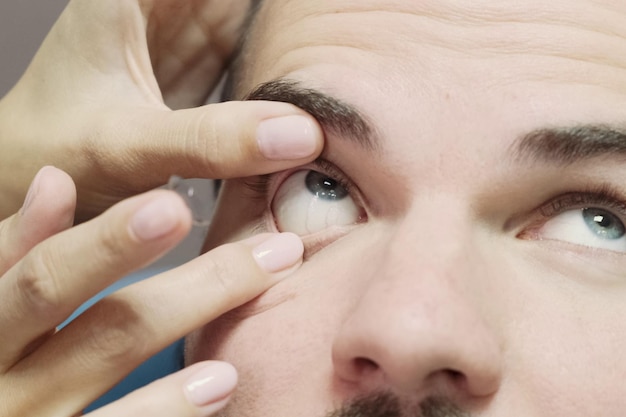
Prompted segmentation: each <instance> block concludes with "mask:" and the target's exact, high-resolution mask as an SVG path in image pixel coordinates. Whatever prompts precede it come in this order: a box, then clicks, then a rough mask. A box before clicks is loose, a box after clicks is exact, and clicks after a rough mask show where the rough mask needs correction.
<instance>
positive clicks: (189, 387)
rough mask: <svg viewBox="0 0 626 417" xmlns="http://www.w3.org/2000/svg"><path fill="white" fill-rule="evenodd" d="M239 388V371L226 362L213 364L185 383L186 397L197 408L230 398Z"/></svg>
mask: <svg viewBox="0 0 626 417" xmlns="http://www.w3.org/2000/svg"><path fill="white" fill-rule="evenodd" d="M235 386H237V371H236V370H235V368H234V367H233V366H232V365H231V364H229V363H226V362H212V363H211V364H209V365H207V366H205V367H203V368H201V369H200V370H199V371H197V372H196V373H195V374H193V375H192V376H191V378H189V379H188V380H187V382H186V383H185V395H186V396H187V398H188V399H189V401H191V403H192V404H194V405H195V406H196V407H205V406H207V405H210V404H213V403H215V402H217V401H219V400H222V399H224V398H226V397H227V396H229V395H230V394H231V393H232V392H233V390H234V389H235Z"/></svg>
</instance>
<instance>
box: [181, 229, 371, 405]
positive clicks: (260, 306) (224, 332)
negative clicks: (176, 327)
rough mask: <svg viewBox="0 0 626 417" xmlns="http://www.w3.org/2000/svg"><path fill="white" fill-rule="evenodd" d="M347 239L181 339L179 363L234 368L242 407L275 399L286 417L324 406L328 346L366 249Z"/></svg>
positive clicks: (328, 392)
mask: <svg viewBox="0 0 626 417" xmlns="http://www.w3.org/2000/svg"><path fill="white" fill-rule="evenodd" d="M351 237H352V236H351V235H347V236H345V237H344V238H342V239H340V240H339V241H336V242H334V243H333V244H331V245H329V246H327V247H326V248H325V249H323V250H322V251H320V252H318V253H317V254H316V255H315V256H313V257H312V258H311V259H310V260H308V261H307V262H306V263H305V264H304V265H303V266H302V267H301V268H300V270H298V271H297V272H296V273H294V274H293V275H292V276H291V277H289V278H287V279H286V280H285V281H283V282H281V283H280V284H278V285H276V286H275V287H273V288H272V289H270V290H268V291H267V292H266V293H265V294H263V295H261V296H260V297H258V298H257V299H255V300H253V301H252V302H250V303H248V304H246V305H244V306H242V307H240V308H238V309H236V310H233V311H231V312H229V313H227V314H225V315H223V316H222V317H220V318H219V319H217V320H215V321H214V322H212V323H209V324H208V325H206V326H205V327H204V328H203V329H201V330H199V331H197V332H195V333H194V334H192V335H191V336H189V337H188V339H187V346H186V348H187V349H186V362H187V364H190V363H193V362H197V361H200V360H206V359H216V360H225V361H228V362H230V363H232V364H233V365H235V367H236V368H237V369H238V371H239V373H240V385H239V388H238V391H237V392H238V396H239V397H240V401H241V402H245V403H246V404H248V405H246V407H250V405H249V403H250V402H254V403H255V405H254V407H255V409H261V408H263V407H268V404H266V402H267V401H263V400H262V398H280V401H278V402H279V403H280V404H281V407H284V409H287V410H288V409H289V406H290V405H289V404H290V403H291V402H293V404H291V406H293V407H297V408H293V409H303V403H309V404H308V406H309V408H310V409H315V408H317V407H327V405H328V402H329V398H330V397H331V396H332V395H333V394H332V381H333V367H332V361H331V349H332V345H333V341H334V338H335V336H336V334H337V332H338V331H339V329H340V328H341V325H342V323H343V321H344V320H345V317H346V316H347V315H348V313H349V311H350V310H351V308H352V307H353V305H354V304H355V303H356V302H357V299H358V296H359V293H361V292H362V279H359V278H358V277H359V276H361V274H359V273H357V272H356V271H355V270H354V268H355V265H359V264H363V262H362V256H363V253H366V251H367V250H368V248H366V247H364V245H365V243H364V242H363V240H360V242H359V241H358V239H351ZM350 253H353V254H354V255H353V258H352V256H350V255H348V256H347V254H350ZM363 267H364V268H367V266H366V265H365V266H363ZM347 294H350V295H349V296H347ZM303 375H306V376H307V377H306V378H303ZM244 398H245V400H244ZM257 402H258V403H257ZM272 411H276V410H267V409H264V413H260V415H272ZM326 411H327V410H326V408H324V409H320V410H319V412H318V413H317V414H315V413H312V414H311V415H324V414H325V412H326ZM283 413H284V410H283ZM279 414H280V413H277V412H276V413H275V415H279Z"/></svg>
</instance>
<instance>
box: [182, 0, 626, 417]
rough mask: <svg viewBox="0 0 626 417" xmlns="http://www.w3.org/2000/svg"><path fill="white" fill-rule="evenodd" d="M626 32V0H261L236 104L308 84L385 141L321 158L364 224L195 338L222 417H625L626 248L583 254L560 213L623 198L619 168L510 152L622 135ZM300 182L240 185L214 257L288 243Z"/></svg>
mask: <svg viewBox="0 0 626 417" xmlns="http://www.w3.org/2000/svg"><path fill="white" fill-rule="evenodd" d="M625 27H626V7H625V6H624V5H623V4H622V3H621V2H617V1H601V2H593V3H592V2H585V1H571V0H568V1H565V0H557V1H552V2H548V3H546V2H540V1H530V2H524V3H519V2H502V1H488V0H486V1H480V2H476V1H440V2H414V1H408V0H407V1H403V0H398V1H394V2H383V1H366V2H364V1H350V0H345V1H337V0H320V1H316V2H310V1H306V0H291V1H287V0H275V1H266V2H265V3H264V6H263V8H262V9H261V11H260V12H259V15H258V16H257V20H256V24H255V26H254V27H253V29H252V33H251V35H250V37H249V39H250V41H249V45H248V46H249V47H248V48H247V50H246V52H245V53H244V55H243V56H242V62H243V65H244V67H245V72H242V73H241V79H240V80H239V82H238V83H237V89H236V92H235V93H236V95H237V97H243V96H245V95H246V94H247V93H248V92H249V91H251V90H253V89H254V88H255V87H256V86H257V85H259V84H261V83H264V82H267V81H271V80H274V79H279V78H288V79H290V80H295V81H298V82H299V83H301V85H303V86H305V87H308V88H315V89H318V90H320V91H323V92H324V93H327V94H331V95H333V96H335V97H337V98H339V99H340V100H342V101H343V102H346V103H349V104H350V105H352V106H353V107H354V108H356V109H358V111H359V112H360V113H361V114H362V115H364V117H365V118H366V119H367V120H368V121H369V122H370V123H371V125H372V126H373V128H374V130H375V133H376V135H377V137H378V139H379V141H380V143H379V145H378V147H377V148H376V149H375V150H372V149H364V148H363V147H361V146H359V145H357V144H355V143H354V141H350V140H345V138H344V137H342V134H341V133H340V132H337V131H333V130H328V129H327V130H326V135H327V145H326V148H325V150H324V152H323V154H322V156H323V157H324V158H325V159H326V160H328V161H330V162H331V163H332V164H334V165H335V166H336V167H337V168H339V169H340V170H341V171H342V172H343V173H344V174H345V176H346V177H347V178H348V179H349V181H351V182H352V183H353V185H354V186H355V189H356V191H354V195H355V198H356V199H357V200H358V201H360V203H359V204H360V205H361V206H362V207H363V209H364V210H365V212H366V213H367V219H366V220H364V221H362V222H361V223H359V224H357V225H351V226H349V227H334V228H328V229H326V230H324V231H322V232H318V233H317V234H316V235H315V236H304V242H305V262H304V264H303V266H302V267H301V268H300V269H299V270H298V271H297V272H296V273H295V274H294V275H293V276H292V277H290V278H289V279H288V280H285V281H283V282H281V283H279V284H278V285H276V286H274V287H273V288H272V289H270V290H269V291H268V292H266V293H265V294H263V295H262V296H261V297H259V298H257V299H255V300H254V301H253V302H251V303H248V304H246V305H245V306H243V307H241V308H239V309H236V310H234V311H233V312H231V313H229V314H226V315H224V316H222V317H221V318H219V319H218V320H216V321H214V322H211V323H210V324H208V325H206V326H205V327H204V328H203V329H202V330H199V331H197V332H195V333H194V334H192V335H191V336H190V337H189V338H188V341H187V362H188V363H193V362H196V361H198V360H203V359H207V358H211V359H220V360H225V361H229V362H231V363H233V364H234V365H235V366H236V367H237V369H238V370H239V373H240V385H239V388H238V391H237V394H236V396H235V398H234V399H233V401H231V403H230V405H229V406H227V408H226V409H225V411H224V412H223V414H220V415H222V416H240V417H243V416H246V417H251V416H274V417H281V416H291V415H298V416H302V417H309V416H310V417H318V416H324V415H326V414H327V413H328V412H330V411H331V410H334V409H337V408H338V407H340V406H341V405H342V404H346V403H349V402H350V401H352V400H354V399H356V398H359V397H362V396H370V395H373V394H378V393H383V392H388V393H390V395H391V396H392V397H393V398H396V399H397V400H398V403H399V404H400V406H399V407H398V408H400V409H402V410H404V411H405V414H406V415H416V413H417V412H416V410H417V409H418V408H419V405H420V404H424V402H425V401H427V400H429V399H432V398H435V397H438V398H443V399H445V400H446V401H447V402H448V403H449V404H453V405H455V406H456V407H458V408H459V409H461V410H463V411H466V412H468V413H472V415H480V416H506V415H511V410H515V411H514V414H515V415H518V416H546V415H549V416H591V415H598V416H599V415H602V416H621V415H623V413H624V412H623V410H624V409H625V408H626V399H625V398H624V395H623V387H622V385H623V384H622V381H623V375H626V354H625V353H624V349H623V346H624V344H625V343H626V323H625V322H624V320H620V319H619V318H620V317H623V316H624V314H626V303H624V300H625V299H626V274H625V273H624V272H623V271H624V270H625V268H624V267H625V266H626V256H625V254H624V251H626V245H623V244H622V245H621V249H620V248H618V249H612V250H608V249H605V248H599V247H593V246H592V242H587V241H582V242H580V241H572V239H570V238H569V237H568V235H567V234H566V233H565V232H566V230H564V229H563V228H561V229H558V228H557V229H554V228H553V227H552V226H554V224H555V221H556V220H554V219H556V218H557V217H558V216H560V215H561V214H560V213H548V211H547V210H548V209H547V208H549V207H554V206H555V204H556V203H554V202H555V201H557V202H558V201H562V200H559V198H560V197H559V196H562V195H564V194H567V193H581V192H585V191H588V190H589V189H592V190H595V189H598V188H600V187H603V186H604V187H606V186H609V187H611V188H613V189H614V190H615V191H616V194H617V199H618V200H620V201H623V200H624V198H621V197H619V196H624V195H626V188H624V186H623V183H624V182H623V178H624V176H625V175H626V167H625V166H624V164H623V154H621V153H619V152H615V153H614V154H612V155H605V154H602V155H596V156H594V157H590V158H583V159H580V160H575V161H570V162H568V163H562V162H558V161H555V160H554V158H544V157H536V155H535V157H533V156H532V155H531V157H521V158H520V157H515V155H511V149H512V148H513V147H515V146H516V145H517V144H518V143H519V138H520V137H523V136H524V135H527V134H528V133H529V132H532V131H535V130H537V129H543V128H546V127H555V126H556V127H563V128H569V127H571V126H576V125H580V124H594V125H598V124H602V125H613V126H620V124H621V125H622V126H623V125H624V121H625V120H626V58H625V57H626V31H625V30H624V28H625ZM260 45H262V48H261V47H260ZM540 155H541V154H540ZM281 175H282V176H281ZM288 175H289V172H287V173H284V174H280V175H279V176H275V177H273V179H272V180H270V186H269V187H268V191H267V194H268V195H267V196H265V197H261V198H252V197H251V195H252V194H251V193H252V192H251V191H250V190H249V189H248V188H247V187H246V185H245V182H246V181H250V180H251V179H247V180H230V181H227V182H226V183H225V185H224V188H223V192H222V195H221V198H220V205H219V208H218V212H217V214H216V217H215V220H214V223H213V224H214V226H213V228H212V230H211V232H210V234H209V239H208V240H207V244H206V248H207V249H209V248H212V247H214V246H216V245H217V244H220V243H223V242H228V241H232V240H235V239H239V238H242V237H245V236H249V235H252V234H254V233H257V232H258V231H259V230H261V231H264V230H270V231H273V230H275V228H276V225H275V222H274V219H273V218H272V216H273V214H272V210H271V209H269V207H270V205H271V200H272V197H273V193H274V192H275V190H276V188H277V187H278V186H279V184H276V183H280V182H281V181H282V180H283V179H284V178H285V177H286V176H288ZM252 180H258V179H255V178H252ZM568 204H569V203H568ZM619 204H623V203H621V202H618V205H619ZM591 205H593V206H597V207H601V208H605V209H610V207H607V204H605V203H604V202H597V203H596V202H592V203H591ZM613 205H615V204H613ZM580 208H582V207H581V206H580V204H579V205H575V204H571V207H570V206H567V205H566V207H565V210H566V211H567V210H576V209H580ZM613 211H614V212H618V210H613ZM622 218H624V217H623V216H622ZM374 408H375V407H373V406H372V407H370V408H369V409H370V410H374ZM436 408H437V407H433V408H432V409H431V411H429V412H424V415H441V416H453V415H462V414H460V413H457V414H453V413H452V411H449V412H445V411H441V410H440V411H441V412H440V414H435V413H434V411H432V410H433V409H436ZM448 408H449V409H451V406H449V407H448ZM370 413H371V414H370ZM346 415H348V414H346ZM354 415H356V414H354ZM358 415H376V416H377V415H383V414H382V413H378V414H376V413H375V412H374V411H367V412H364V413H363V414H358ZM388 415H396V414H393V413H391V414H388Z"/></svg>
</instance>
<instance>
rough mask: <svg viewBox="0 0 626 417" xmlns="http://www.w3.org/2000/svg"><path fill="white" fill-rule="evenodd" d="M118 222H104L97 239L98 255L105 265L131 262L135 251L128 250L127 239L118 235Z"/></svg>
mask: <svg viewBox="0 0 626 417" xmlns="http://www.w3.org/2000/svg"><path fill="white" fill-rule="evenodd" d="M115 225H116V222H102V223H101V227H100V230H99V231H98V238H97V243H96V245H97V250H96V251H95V253H97V255H96V256H98V258H99V260H100V261H101V262H102V263H103V264H115V263H118V262H121V263H124V262H131V261H132V259H133V257H134V254H133V251H130V250H128V248H126V245H125V243H126V242H127V240H128V239H127V238H125V237H124V236H121V235H120V234H119V233H117V231H118V228H117V227H115Z"/></svg>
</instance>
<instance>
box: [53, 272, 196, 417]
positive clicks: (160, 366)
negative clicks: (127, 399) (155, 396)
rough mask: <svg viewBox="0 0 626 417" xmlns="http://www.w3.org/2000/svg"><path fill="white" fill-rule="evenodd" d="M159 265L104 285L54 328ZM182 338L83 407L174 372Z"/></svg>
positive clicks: (99, 403) (97, 404) (148, 274)
mask: <svg viewBox="0 0 626 417" xmlns="http://www.w3.org/2000/svg"><path fill="white" fill-rule="evenodd" d="M163 271H164V269H163V268H158V269H145V270H143V271H140V272H138V273H136V274H133V275H130V276H128V277H125V278H123V279H121V280H119V281H118V282H116V283H115V284H113V285H111V286H110V287H108V288H107V289H106V290H104V291H102V292H101V293H99V294H98V295H96V296H95V297H93V298H91V299H90V300H89V301H87V302H86V303H84V304H83V305H82V306H81V307H80V308H79V309H78V310H76V311H75V312H74V313H73V314H72V315H71V316H70V317H69V318H68V319H67V320H66V321H65V322H64V323H63V324H61V325H60V326H59V327H58V328H59V329H61V328H63V327H65V326H66V325H67V324H68V323H69V322H71V321H72V320H74V319H75V318H76V317H78V316H79V315H80V314H82V313H83V312H84V311H85V310H87V309H88V308H89V307H91V306H92V305H94V304H95V303H97V302H98V301H99V300H100V299H102V298H104V297H106V296H107V295H109V294H111V293H113V292H115V291H117V290H119V289H121V288H123V287H125V286H127V285H130V284H133V283H135V282H138V281H141V280H144V279H146V278H149V277H151V276H154V275H156V274H158V273H160V272H163ZM183 348H184V347H183V341H182V340H179V341H177V342H175V343H173V344H172V345H170V346H168V347H167V348H165V349H164V350H162V351H161V352H159V353H157V354H156V355H154V356H153V357H152V358H150V359H148V360H147V361H146V362H144V363H143V364H142V365H141V366H139V367H138V368H137V369H135V370H134V371H133V372H132V373H130V374H129V375H128V376H127V377H126V378H125V379H124V380H123V381H121V382H120V383H119V384H117V385H116V386H115V387H113V388H112V389H111V390H110V391H109V392H107V393H106V394H105V395H103V396H102V397H101V398H99V399H98V400H96V401H95V402H93V403H92V404H91V405H90V406H89V407H88V408H87V409H86V410H85V411H86V412H87V411H92V410H95V409H96V408H99V407H102V406H103V405H106V404H108V403H110V402H112V401H115V400H117V399H119V398H121V397H123V396H124V395H126V394H128V393H129V392H131V391H134V390H135V389H137V388H140V387H142V386H144V385H146V384H149V383H150V382H152V381H154V380H156V379H159V378H162V377H164V376H166V375H168V374H171V373H172V372H176V371H178V370H179V369H181V368H182V363H183Z"/></svg>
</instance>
